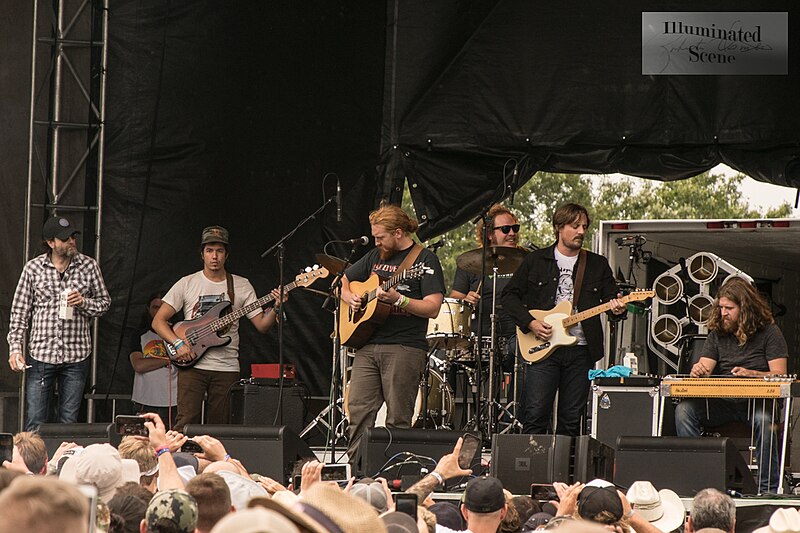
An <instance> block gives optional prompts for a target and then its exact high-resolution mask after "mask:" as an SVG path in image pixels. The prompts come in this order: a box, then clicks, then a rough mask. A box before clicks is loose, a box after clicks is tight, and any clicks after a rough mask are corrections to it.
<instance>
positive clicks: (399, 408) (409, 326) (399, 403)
mask: <svg viewBox="0 0 800 533" xmlns="http://www.w3.org/2000/svg"><path fill="white" fill-rule="evenodd" d="M369 222H370V226H371V231H372V237H373V238H374V239H375V248H373V249H372V250H370V251H369V252H367V253H366V255H364V257H362V258H361V259H359V260H358V261H357V262H356V263H355V264H354V265H352V266H351V267H349V268H348V269H347V270H346V271H345V275H344V276H343V277H342V301H343V303H344V304H347V305H349V306H350V308H351V309H352V310H353V311H357V310H358V309H359V308H360V307H361V305H362V302H361V295H360V294H356V293H354V292H351V290H350V289H351V285H350V282H351V281H352V282H356V281H358V282H363V281H366V280H367V279H368V278H370V276H371V275H372V274H373V273H375V274H377V275H378V276H379V277H381V278H388V277H391V276H392V275H394V274H395V273H396V272H397V270H398V267H399V266H400V265H401V263H403V261H404V260H405V259H406V257H407V256H408V255H409V254H411V253H414V254H418V257H417V258H416V259H414V260H413V261H411V263H412V264H417V263H424V264H425V265H426V266H427V267H430V268H431V269H433V274H432V275H424V276H422V277H421V278H419V279H410V280H407V281H404V282H402V283H401V284H400V285H397V286H396V287H395V288H393V289H390V290H388V291H385V292H384V291H383V290H381V288H380V287H378V288H377V289H376V291H377V298H378V300H379V302H383V303H379V304H378V305H390V306H391V313H390V314H389V316H388V318H387V319H386V321H385V322H384V323H382V324H380V325H379V326H378V327H377V329H376V330H375V331H374V332H373V334H372V336H371V337H370V339H369V340H368V341H367V344H366V345H365V346H363V347H362V348H360V349H359V350H358V351H357V352H356V355H355V359H354V361H353V369H352V372H351V374H350V392H349V398H348V405H349V408H350V426H349V429H348V439H349V447H348V449H347V454H348V456H349V457H350V461H351V463H353V464H354V465H356V462H357V461H358V453H357V452H358V445H359V443H360V440H361V436H362V435H363V433H364V431H365V429H366V428H367V427H371V426H372V425H373V424H374V423H375V415H376V414H377V413H378V410H379V409H380V407H381V404H383V402H384V401H385V402H386V407H387V409H386V427H389V428H392V427H394V428H408V427H411V419H412V417H413V415H414V404H415V401H416V398H417V391H418V390H419V384H420V381H421V379H422V375H423V372H424V371H425V366H426V360H425V359H426V358H425V355H426V353H427V349H428V344H427V340H426V338H425V335H426V333H427V329H428V319H430V318H436V317H437V316H438V314H439V308H440V307H441V306H442V300H443V298H444V274H443V273H442V265H441V264H440V263H439V258H437V257H436V255H434V254H433V253H432V252H431V251H430V250H428V249H426V248H422V247H421V246H419V245H418V244H414V241H413V240H412V239H411V234H412V233H414V232H416V231H417V228H419V224H418V223H417V221H416V220H414V219H413V218H411V217H409V216H408V214H406V212H405V211H403V210H402V209H400V208H399V207H398V206H396V205H392V204H389V203H386V202H381V206H380V208H379V209H378V210H377V211H373V212H372V213H370V215H369ZM409 266H410V265H409Z"/></svg>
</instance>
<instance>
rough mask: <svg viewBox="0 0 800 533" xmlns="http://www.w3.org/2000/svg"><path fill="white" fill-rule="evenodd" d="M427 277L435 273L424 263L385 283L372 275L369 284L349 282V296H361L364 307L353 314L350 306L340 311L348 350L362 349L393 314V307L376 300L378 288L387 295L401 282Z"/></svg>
mask: <svg viewBox="0 0 800 533" xmlns="http://www.w3.org/2000/svg"><path fill="white" fill-rule="evenodd" d="M425 274H433V269H432V268H430V267H426V266H425V265H424V264H423V263H417V264H416V265H414V266H412V267H411V268H409V269H408V270H403V271H402V272H398V273H397V274H395V275H394V276H392V277H390V278H389V279H387V280H386V281H384V282H383V283H381V278H379V277H378V275H377V274H375V273H373V274H372V275H371V276H370V277H369V278H368V279H367V281H364V282H358V281H351V282H350V292H352V293H354V294H361V307H360V308H359V309H358V311H353V309H352V308H351V307H350V305H349V304H347V303H346V302H344V301H342V303H343V304H344V305H342V306H340V308H339V336H340V338H341V343H342V344H343V345H345V346H347V347H349V348H356V349H357V348H361V347H362V346H364V345H365V344H367V341H368V340H369V339H370V337H372V334H373V333H374V332H375V329H376V328H377V327H378V326H379V325H380V324H383V323H384V322H385V321H386V318H387V317H388V316H389V313H390V312H391V310H392V306H391V304H387V303H385V302H381V301H380V300H378V298H377V294H376V292H377V288H378V287H380V288H381V289H382V290H384V291H388V290H390V289H392V288H394V287H395V286H397V285H399V284H400V283H401V282H403V281H405V280H409V279H418V278H421V277H422V276H424V275H425Z"/></svg>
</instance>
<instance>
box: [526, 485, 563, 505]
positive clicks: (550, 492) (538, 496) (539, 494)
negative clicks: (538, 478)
mask: <svg viewBox="0 0 800 533" xmlns="http://www.w3.org/2000/svg"><path fill="white" fill-rule="evenodd" d="M531 498H532V499H534V500H541V501H547V502H549V501H550V500H555V501H558V493H557V492H556V489H554V488H553V485H547V484H542V483H531Z"/></svg>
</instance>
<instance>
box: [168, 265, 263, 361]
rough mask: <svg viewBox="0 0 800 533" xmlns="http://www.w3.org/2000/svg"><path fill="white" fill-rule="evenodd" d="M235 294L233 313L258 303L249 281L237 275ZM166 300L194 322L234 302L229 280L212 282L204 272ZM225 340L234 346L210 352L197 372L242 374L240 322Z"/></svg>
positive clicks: (187, 278)
mask: <svg viewBox="0 0 800 533" xmlns="http://www.w3.org/2000/svg"><path fill="white" fill-rule="evenodd" d="M233 292H234V294H235V295H236V301H235V302H233V310H236V309H239V308H241V307H245V306H246V305H249V304H251V303H253V302H254V301H256V300H257V299H258V298H257V297H256V291H255V289H253V286H252V285H251V284H250V282H249V281H248V280H247V278H243V277H241V276H237V275H235V274H234V275H233ZM163 300H164V303H167V304H169V305H171V306H172V308H173V309H175V310H177V311H183V316H184V318H185V320H193V319H195V318H199V317H201V316H203V315H204V314H205V313H206V312H207V311H208V310H209V309H211V308H212V307H214V306H215V305H216V304H218V303H220V302H222V301H230V297H229V296H228V282H227V280H222V281H211V280H209V279H208V278H207V277H206V276H205V274H203V271H202V270H201V271H199V272H195V273H194V274H190V275H189V276H185V277H183V278H181V279H180V280H178V282H177V283H176V284H175V285H173V286H172V288H171V289H170V290H169V292H168V293H167V294H166V295H165V296H164V298H163ZM261 312H262V311H261V309H260V308H258V309H255V310H254V311H252V312H251V313H249V314H248V315H247V318H253V317H255V316H258V314H259V313H261ZM217 333H220V332H217ZM222 336H224V337H230V338H231V342H230V343H229V344H228V345H227V346H220V347H217V348H209V349H208V350H206V352H205V354H203V356H202V357H201V358H200V360H199V361H198V362H197V363H196V364H195V365H194V368H198V369H201V370H214V371H217V372H238V371H239V321H238V320H237V321H236V322H234V323H233V324H232V325H231V327H230V329H228V331H226V332H222Z"/></svg>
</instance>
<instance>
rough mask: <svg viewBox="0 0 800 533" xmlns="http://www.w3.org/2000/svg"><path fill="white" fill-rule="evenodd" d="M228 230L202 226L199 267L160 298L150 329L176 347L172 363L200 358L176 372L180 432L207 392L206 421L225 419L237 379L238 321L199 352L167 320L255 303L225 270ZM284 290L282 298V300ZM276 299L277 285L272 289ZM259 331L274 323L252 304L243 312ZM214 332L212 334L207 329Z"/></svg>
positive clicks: (193, 419)
mask: <svg viewBox="0 0 800 533" xmlns="http://www.w3.org/2000/svg"><path fill="white" fill-rule="evenodd" d="M229 246H230V244H229V235H228V230H226V229H225V228H223V227H220V226H210V227H208V228H205V229H204V230H203V234H202V238H201V245H200V256H201V258H202V259H203V270H200V271H199V272H195V273H194V274H191V275H189V276H185V277H183V278H181V279H180V280H178V282H177V283H175V285H173V286H172V288H171V289H170V290H169V292H168V293H167V294H166V295H165V296H164V298H163V302H164V304H163V305H162V306H161V308H160V309H159V310H158V313H156V316H155V317H154V318H153V330H154V331H155V332H156V333H158V334H159V335H160V336H161V337H162V338H163V339H164V340H165V341H167V342H169V343H171V344H172V347H173V348H174V349H175V350H176V352H177V355H175V356H174V357H175V362H176V364H178V365H179V366H181V363H184V364H187V363H190V362H191V361H193V360H194V359H196V358H198V357H200V358H199V359H198V360H197V362H196V363H195V364H192V365H191V366H185V367H183V368H180V369H179V371H178V419H177V421H176V423H175V427H176V429H177V430H178V431H182V430H183V428H184V426H185V425H186V424H197V423H200V422H201V413H202V405H203V398H204V397H205V396H206V393H207V394H208V400H207V410H206V419H207V422H208V423H209V424H227V423H229V422H230V395H229V393H230V388H231V386H232V385H233V384H234V383H236V381H238V380H239V323H238V321H236V322H233V323H232V324H231V326H230V329H229V330H228V331H227V332H224V334H225V335H227V336H229V337H230V339H231V340H230V343H228V344H227V345H225V346H217V347H213V348H209V349H207V350H206V351H205V352H204V353H202V354H197V353H195V351H193V350H192V348H191V347H190V345H189V343H188V342H187V339H183V338H181V337H180V336H178V335H177V334H176V333H175V331H174V330H173V329H172V326H170V324H169V320H170V319H171V318H172V316H173V315H175V313H177V311H178V310H181V311H183V316H184V317H185V318H186V319H187V320H192V319H197V318H198V317H201V316H203V314H205V313H206V312H207V311H209V310H210V309H211V308H213V307H214V306H215V305H217V304H219V303H220V302H223V301H231V300H233V303H232V306H231V308H232V310H233V311H235V310H237V309H240V308H242V307H245V306H246V305H248V304H250V303H252V302H254V301H256V299H257V298H256V292H255V290H254V289H253V286H252V285H251V284H250V282H249V281H248V280H247V278H243V277H241V276H234V275H232V274H229V273H228V272H227V271H226V270H225V262H226V261H227V259H228V253H229ZM286 294H287V293H286V292H284V300H285V299H286ZM272 295H273V296H274V298H275V301H279V298H280V293H279V292H278V289H273V290H272ZM246 316H247V318H249V319H250V321H251V322H252V323H253V325H254V326H255V327H256V329H257V330H258V331H259V332H260V333H266V332H267V331H269V329H270V328H271V327H272V326H273V325H274V324H275V321H276V318H277V313H276V312H275V308H269V309H267V310H266V311H262V310H261V308H256V309H255V310H254V311H252V312H250V313H249V314H247V315H246ZM210 333H211V334H213V335H216V332H213V331H212V332H210Z"/></svg>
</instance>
